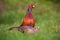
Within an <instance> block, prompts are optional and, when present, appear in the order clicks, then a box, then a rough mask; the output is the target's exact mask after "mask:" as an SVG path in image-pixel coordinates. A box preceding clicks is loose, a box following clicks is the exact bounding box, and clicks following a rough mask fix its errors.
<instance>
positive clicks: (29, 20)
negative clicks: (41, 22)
mask: <svg viewBox="0 0 60 40" xmlns="http://www.w3.org/2000/svg"><path fill="white" fill-rule="evenodd" d="M34 7H35V6H34V5H32V4H30V5H29V6H28V12H27V13H26V15H25V17H24V19H23V21H22V24H21V25H20V26H18V27H12V28H10V29H9V30H12V29H17V30H18V31H21V32H22V33H24V32H26V33H35V32H36V31H37V29H38V28H39V27H35V19H34V17H33V15H32V9H33V8H34Z"/></svg>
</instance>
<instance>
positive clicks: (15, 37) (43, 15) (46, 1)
mask: <svg viewBox="0 0 60 40" xmlns="http://www.w3.org/2000/svg"><path fill="white" fill-rule="evenodd" d="M29 4H34V5H35V6H36V7H35V8H34V9H33V16H34V18H35V20H36V26H39V27H40V30H38V31H37V32H36V33H35V34H33V35H32V34H26V33H24V34H23V33H21V32H19V31H17V30H12V31H9V30H8V29H9V28H10V27H13V26H18V25H20V24H21V21H22V19H23V18H24V16H25V14H26V12H27V7H28V5H29ZM0 40H60V1H59V0H0Z"/></svg>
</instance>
